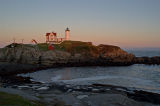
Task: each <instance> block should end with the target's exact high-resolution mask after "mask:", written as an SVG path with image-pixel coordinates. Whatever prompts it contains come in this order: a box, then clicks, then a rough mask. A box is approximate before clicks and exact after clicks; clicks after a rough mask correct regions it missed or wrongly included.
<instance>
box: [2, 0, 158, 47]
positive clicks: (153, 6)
mask: <svg viewBox="0 0 160 106" xmlns="http://www.w3.org/2000/svg"><path fill="white" fill-rule="evenodd" d="M66 27H69V28H70V30H71V40H81V41H90V42H93V43H94V44H100V43H103V44H112V45H118V46H120V47H160V0H0V47H2V46H4V45H6V44H9V43H11V42H12V41H13V40H12V39H13V38H15V39H16V41H17V42H21V39H24V42H25V43H30V42H31V40H32V39H35V40H37V42H45V33H46V32H51V31H55V32H57V34H58V36H59V37H63V36H64V30H65V29H66Z"/></svg>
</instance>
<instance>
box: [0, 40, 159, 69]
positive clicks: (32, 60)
mask: <svg viewBox="0 0 160 106" xmlns="http://www.w3.org/2000/svg"><path fill="white" fill-rule="evenodd" d="M54 46H55V49H54V50H48V48H47V47H48V45H47V44H38V45H25V44H23V45H22V44H11V45H9V46H7V47H5V48H2V49H0V62H8V63H14V64H30V65H38V66H43V67H55V66H96V65H98V66H107V65H108V66H125V65H132V64H160V57H135V56H134V55H133V54H129V53H127V52H126V51H124V50H122V49H121V48H120V47H118V46H112V45H103V44H101V45H99V46H94V45H92V44H91V43H88V42H80V41H65V42H63V43H61V44H58V45H54Z"/></svg>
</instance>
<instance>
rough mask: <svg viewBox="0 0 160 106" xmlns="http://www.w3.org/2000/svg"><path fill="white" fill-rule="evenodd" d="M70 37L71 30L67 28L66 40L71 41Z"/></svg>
mask: <svg viewBox="0 0 160 106" xmlns="http://www.w3.org/2000/svg"><path fill="white" fill-rule="evenodd" d="M69 36H70V30H69V28H66V30H65V40H69Z"/></svg>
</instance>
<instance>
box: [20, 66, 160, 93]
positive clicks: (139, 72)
mask: <svg viewBox="0 0 160 106" xmlns="http://www.w3.org/2000/svg"><path fill="white" fill-rule="evenodd" d="M22 76H28V77H31V78H33V80H36V81H40V82H44V83H52V82H64V83H67V84H93V83H102V84H113V85H120V86H125V87H135V88H141V89H146V90H150V91H154V92H160V79H159V78H160V66H157V65H132V66H125V67H70V68H54V69H48V70H43V71H39V72H34V73H29V74H22Z"/></svg>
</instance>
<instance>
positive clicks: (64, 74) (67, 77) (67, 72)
mask: <svg viewBox="0 0 160 106" xmlns="http://www.w3.org/2000/svg"><path fill="white" fill-rule="evenodd" d="M61 75H62V76H61V78H60V80H70V79H71V72H70V68H66V69H65V71H64V72H62V74H61ZM53 81H54V80H53Z"/></svg>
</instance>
